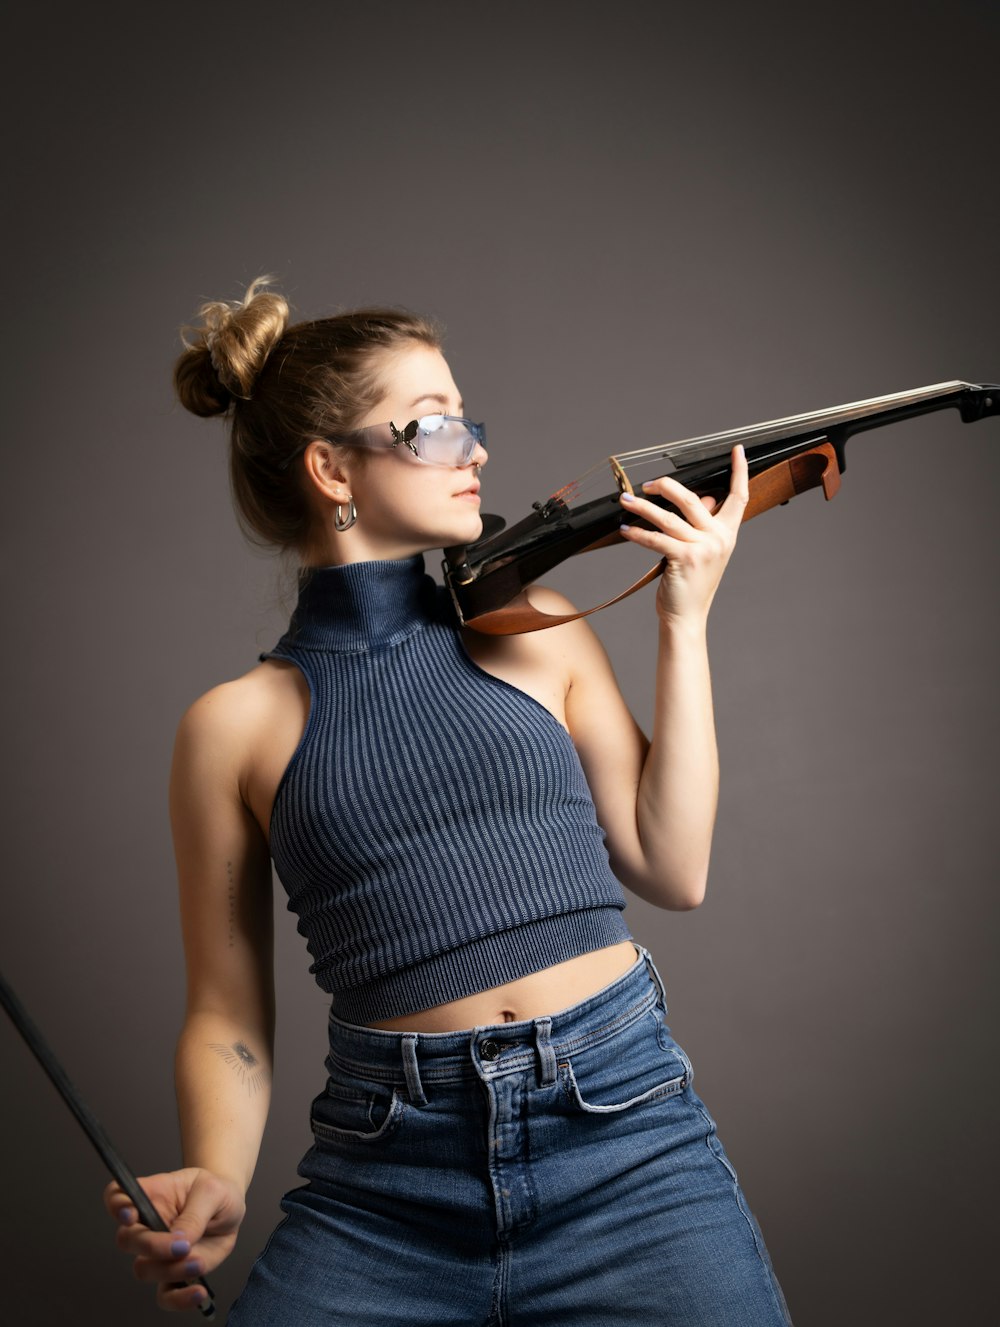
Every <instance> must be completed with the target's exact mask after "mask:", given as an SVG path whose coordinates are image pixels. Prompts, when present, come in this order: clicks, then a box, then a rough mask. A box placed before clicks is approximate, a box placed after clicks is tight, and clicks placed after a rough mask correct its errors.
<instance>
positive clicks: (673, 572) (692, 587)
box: [621, 447, 750, 625]
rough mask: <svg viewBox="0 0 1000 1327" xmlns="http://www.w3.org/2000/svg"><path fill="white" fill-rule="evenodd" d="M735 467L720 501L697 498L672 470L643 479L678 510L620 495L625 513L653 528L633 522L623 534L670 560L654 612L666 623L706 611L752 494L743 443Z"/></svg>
mask: <svg viewBox="0 0 1000 1327" xmlns="http://www.w3.org/2000/svg"><path fill="white" fill-rule="evenodd" d="M732 466H733V473H732V481H731V483H730V486H729V493H728V495H727V496H726V499H725V501H723V502H721V503H716V501H715V499H714V498H702V497H699V496H698V494H697V493H693V492H692V491H691V489H689V488H685V486H684V485H683V484H681V483H678V481H677V480H676V479H671V478H670V476H669V475H664V476H663V477H662V478H661V479H652V480H650V482H649V483H648V484H643V486H642V488H643V492H644V493H648V494H655V495H656V496H658V497H662V498H666V499H667V501H668V502H670V503H672V504H673V506H675V507H676V508H677V512H680V513H681V514H680V515H678V514H677V512H672V511H665V510H664V509H663V508H662V507H658V506H657V505H656V503H654V502H649V501H648V500H646V499H645V498H640V497H632V496H631V495H630V494H628V493H623V494H622V496H621V502H622V506H623V508H624V510H625V512H626V513H629V512H632V513H634V514H635V515H636V516H641V517H642V518H643V520H646V521H648V522H649V524H650V525H652V526H653V527H654V528H653V529H652V530H645V529H640V528H638V527H636V526H634V525H629V526H628V527H627V528H623V529H622V534H623V536H624V538H626V539H627V540H628V541H629V543H632V544H641V545H642V547H643V548H648V549H650V550H651V551H652V552H654V553H658V554H660V556H661V557H665V558H666V559H667V565H666V567H665V569H664V572H663V575H662V576H661V577H660V583H659V587H658V589H657V592H656V611H657V613H658V614H659V616H660V620H661V622H663V623H665V624H668V625H669V624H671V623H676V622H694V623H703V622H704V620H705V618H706V617H707V616H708V610H709V606H710V605H711V603H712V599H713V598H714V596H715V591H716V590H717V589H718V587H719V581H720V580H721V579H722V573H723V571H725V568H726V563H727V562H728V561H729V557H730V554H731V553H732V551H733V548H734V547H735V544H736V536H737V534H738V533H739V529H740V523H741V522H742V520H743V512H744V509H745V508H746V505H747V501H748V499H749V495H750V490H749V477H748V471H747V462H746V456H745V455H744V452H743V448H742V447H734V448H733V452H732ZM627 520H628V516H627V515H626V521H627Z"/></svg>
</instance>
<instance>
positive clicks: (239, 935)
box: [105, 679, 274, 1309]
mask: <svg viewBox="0 0 1000 1327" xmlns="http://www.w3.org/2000/svg"><path fill="white" fill-rule="evenodd" d="M245 692H246V688H245V685H244V684H243V680H242V679H241V681H240V682H236V683H229V684H227V685H226V686H223V687H218V688H216V689H215V690H214V691H211V692H209V693H208V694H207V695H206V696H203V697H202V698H201V700H199V701H197V702H196V703H195V704H194V705H193V706H192V707H191V709H190V710H189V711H188V712H187V714H186V715H185V716H184V718H183V720H182V721H181V724H180V728H179V730H178V734H177V742H176V746H175V750H174V762H173V769H172V772H171V785H170V811H171V821H172V825H173V832H174V846H175V852H176V857H177V870H178V882H179V888H180V904H181V924H182V932H183V938H184V949H185V956H186V961H187V1010H186V1015H185V1020H184V1026H183V1028H182V1031H181V1034H180V1037H179V1040H178V1045H177V1053H176V1062H175V1063H176V1080H177V1098H178V1107H179V1113H180V1125H181V1138H182V1146H183V1153H184V1162H185V1165H184V1168H183V1169H181V1170H177V1171H171V1172H166V1173H162V1174H159V1175H154V1176H150V1177H144V1178H143V1186H144V1187H145V1188H146V1189H147V1192H149V1194H150V1197H151V1198H152V1199H153V1202H154V1203H155V1205H156V1206H157V1208H158V1209H159V1210H160V1213H161V1215H162V1216H163V1218H164V1220H165V1221H166V1222H167V1224H168V1226H169V1227H170V1234H157V1233H154V1232H151V1231H149V1230H147V1229H146V1228H145V1227H144V1226H142V1225H141V1224H140V1223H139V1222H138V1221H137V1219H136V1214H135V1212H134V1210H131V1209H130V1208H129V1205H128V1200H127V1198H126V1197H125V1195H124V1194H122V1193H121V1191H120V1190H118V1189H117V1186H115V1185H111V1186H109V1188H108V1190H107V1191H106V1195H105V1199H106V1203H107V1205H108V1208H109V1210H110V1211H111V1213H112V1215H113V1216H115V1217H116V1218H117V1219H118V1221H119V1222H120V1223H121V1225H120V1229H119V1233H118V1243H119V1247H120V1248H122V1249H123V1250H125V1251H126V1252H127V1253H129V1254H131V1255H132V1256H133V1258H134V1260H135V1261H134V1270H135V1274H136V1276H137V1277H138V1278H139V1279H140V1280H144V1281H150V1282H155V1283H157V1286H158V1289H157V1300H158V1302H159V1304H160V1306H161V1307H163V1308H170V1309H191V1308H194V1307H196V1305H197V1302H198V1298H199V1297H200V1295H201V1294H202V1293H203V1292H201V1291H200V1290H199V1289H197V1288H196V1287H193V1286H184V1285H183V1282H184V1281H185V1280H188V1279H190V1278H191V1277H193V1276H198V1275H201V1274H203V1273H205V1272H208V1271H211V1270H212V1269H213V1268H214V1267H216V1266H218V1264H219V1263H220V1262H221V1261H222V1260H223V1259H224V1258H225V1257H227V1256H228V1254H229V1253H230V1252H231V1251H232V1248H233V1246H234V1244H235V1242H236V1235H237V1232H238V1229H239V1226H240V1223H241V1222H242V1219H243V1215H244V1213H245V1203H244V1195H245V1193H246V1189H247V1187H248V1185H249V1183H250V1179H251V1176H252V1175H253V1170H254V1166H255V1163H256V1159H257V1154H258V1151H259V1148H260V1142H261V1137H262V1135H263V1131H264V1124H265V1121H266V1118H267V1110H268V1104H269V1100H270V1080H271V1068H272V1055H273V1037H274V989H273V969H272V934H271V932H272V920H271V918H272V913H271V872H270V863H269V860H268V852H267V847H266V844H265V842H264V838H263V835H262V834H261V832H260V829H259V827H258V826H257V824H256V822H255V821H254V819H253V817H252V815H251V814H250V812H249V810H248V809H247V806H246V802H245V798H244V794H243V782H244V776H243V770H244V768H245V764H246V761H245V754H244V752H245V743H246V736H245V734H246V731H247V730H248V728H249V727H250V725H249V724H248V723H247V714H246V694H245Z"/></svg>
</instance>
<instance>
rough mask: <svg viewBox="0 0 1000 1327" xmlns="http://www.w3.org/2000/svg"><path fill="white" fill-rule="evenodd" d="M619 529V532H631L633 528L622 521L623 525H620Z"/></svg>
mask: <svg viewBox="0 0 1000 1327" xmlns="http://www.w3.org/2000/svg"><path fill="white" fill-rule="evenodd" d="M618 529H619V530H631V529H632V527H631V525H626V524H625V522H624V521H622V523H621V525H619V527H618Z"/></svg>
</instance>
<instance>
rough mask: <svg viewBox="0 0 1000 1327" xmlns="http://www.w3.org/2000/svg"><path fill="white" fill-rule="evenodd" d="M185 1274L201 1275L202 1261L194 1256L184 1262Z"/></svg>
mask: <svg viewBox="0 0 1000 1327" xmlns="http://www.w3.org/2000/svg"><path fill="white" fill-rule="evenodd" d="M184 1275H185V1276H191V1277H194V1276H201V1263H200V1262H199V1261H198V1259H197V1258H192V1259H191V1260H190V1261H189V1262H186V1263H185V1264H184Z"/></svg>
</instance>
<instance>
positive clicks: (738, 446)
mask: <svg viewBox="0 0 1000 1327" xmlns="http://www.w3.org/2000/svg"><path fill="white" fill-rule="evenodd" d="M736 450H737V451H738V452H739V454H740V455H741V456H746V454H747V453H746V448H745V447H744V446H743V444H742V442H738V443H737V444H736Z"/></svg>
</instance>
